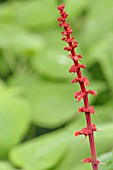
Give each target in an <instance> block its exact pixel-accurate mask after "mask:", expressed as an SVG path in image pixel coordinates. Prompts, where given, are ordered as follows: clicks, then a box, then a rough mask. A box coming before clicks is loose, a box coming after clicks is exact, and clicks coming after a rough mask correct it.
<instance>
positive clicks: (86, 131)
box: [58, 4, 99, 170]
mask: <svg viewBox="0 0 113 170" xmlns="http://www.w3.org/2000/svg"><path fill="white" fill-rule="evenodd" d="M64 8H65V4H63V5H60V6H59V7H58V10H59V12H60V15H61V17H60V18H58V22H60V23H59V26H60V27H63V28H64V31H63V32H61V33H62V36H63V38H62V41H65V42H66V43H67V44H68V46H66V47H64V50H66V51H68V52H70V54H69V55H68V57H69V58H71V59H72V61H73V63H74V64H73V65H72V66H71V68H70V69H69V72H70V73H76V74H77V77H76V78H74V79H73V80H72V83H79V85H80V91H79V92H75V93H74V97H75V98H76V99H77V101H78V102H79V101H81V99H83V101H84V106H83V107H81V108H79V109H78V111H79V112H84V113H85V115H86V122H87V127H85V128H83V129H82V130H80V131H77V132H75V136H78V135H85V137H87V136H89V142H90V150H91V158H86V159H84V161H83V162H84V163H88V162H91V163H92V167H93V170H98V165H97V164H99V161H98V160H97V155H96V147H95V142H94V131H97V128H96V125H95V124H92V120H91V114H94V113H95V111H94V106H90V104H89V99H88V95H89V94H91V95H94V96H95V95H96V94H97V92H96V91H94V90H87V89H86V86H89V84H90V83H89V80H88V78H87V77H85V76H82V72H81V69H86V65H84V64H79V60H80V59H81V58H82V55H80V54H76V51H75V49H76V48H77V47H78V41H76V40H75V38H74V37H73V36H72V35H71V34H72V33H73V30H72V28H71V27H70V24H69V23H67V22H66V19H67V17H68V14H67V13H66V11H65V10H64Z"/></svg>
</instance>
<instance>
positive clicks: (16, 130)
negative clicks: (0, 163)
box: [0, 85, 30, 157]
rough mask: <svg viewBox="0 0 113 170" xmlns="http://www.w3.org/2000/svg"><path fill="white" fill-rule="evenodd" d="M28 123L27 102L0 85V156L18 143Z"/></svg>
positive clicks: (13, 91)
mask: <svg viewBox="0 0 113 170" xmlns="http://www.w3.org/2000/svg"><path fill="white" fill-rule="evenodd" d="M29 125H30V112H29V105H28V102H27V101H26V100H25V99H23V98H22V97H19V96H18V95H17V94H16V91H15V90H13V89H9V88H8V87H4V86H3V85H2V86H1V87H0V156H1V157H3V156H4V155H5V154H7V152H8V151H9V149H10V148H11V147H12V146H14V145H16V144H17V143H19V142H20V141H21V140H22V138H23V137H24V135H25V134H26V132H27V131H28V128H29Z"/></svg>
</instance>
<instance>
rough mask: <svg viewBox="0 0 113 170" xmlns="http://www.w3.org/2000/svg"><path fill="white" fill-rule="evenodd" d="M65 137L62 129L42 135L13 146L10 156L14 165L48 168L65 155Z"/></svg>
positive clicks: (35, 169)
mask: <svg viewBox="0 0 113 170" xmlns="http://www.w3.org/2000/svg"><path fill="white" fill-rule="evenodd" d="M66 138H67V137H66V135H65V133H64V132H62V131H59V132H55V133H51V134H48V135H44V136H42V137H39V138H36V139H33V140H31V141H29V142H26V143H24V144H23V145H22V146H21V145H20V146H18V147H16V148H14V149H13V150H12V151H11V153H10V158H11V160H12V162H13V163H14V164H15V165H17V166H19V167H24V168H25V169H26V170H31V169H33V170H37V169H38V170H44V169H48V168H50V167H53V166H55V165H57V163H58V162H59V161H60V159H61V158H62V157H64V156H65V154H66V150H67V141H66ZM42 147H43V149H42ZM53 155H54V156H53Z"/></svg>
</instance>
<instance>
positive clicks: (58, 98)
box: [10, 72, 105, 128]
mask: <svg viewBox="0 0 113 170" xmlns="http://www.w3.org/2000/svg"><path fill="white" fill-rule="evenodd" d="M10 84H11V86H14V87H16V88H19V89H21V92H22V93H23V94H24V96H26V97H27V99H28V100H29V101H30V106H31V115H32V120H33V123H34V124H35V125H37V126H41V127H47V128H55V127H59V126H61V125H63V124H65V123H67V122H68V121H70V120H71V119H73V117H74V116H76V119H77V118H78V116H77V115H78V107H80V106H82V105H83V102H82V101H81V102H80V103H78V102H76V99H74V92H77V91H79V90H80V88H79V86H78V85H77V84H76V85H74V84H71V83H70V82H68V83H59V82H51V81H48V80H44V79H39V78H37V76H33V75H30V74H25V73H23V72H22V73H21V74H16V75H15V76H13V77H12V78H11V79H10ZM31 89H32V90H31ZM89 89H93V90H97V91H98V92H99V93H102V92H103V91H104V89H105V87H104V84H102V83H101V82H94V83H93V82H92V83H91V86H90V88H89ZM89 97H90V102H91V104H92V103H93V102H94V100H95V99H96V97H94V96H92V95H90V96H89ZM97 97H98V95H97ZM48 118H51V119H48Z"/></svg>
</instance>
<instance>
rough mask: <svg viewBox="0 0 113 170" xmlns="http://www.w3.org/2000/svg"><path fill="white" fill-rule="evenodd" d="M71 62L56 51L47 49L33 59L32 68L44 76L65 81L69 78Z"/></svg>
mask: <svg viewBox="0 0 113 170" xmlns="http://www.w3.org/2000/svg"><path fill="white" fill-rule="evenodd" d="M71 65H72V61H71V60H70V59H69V58H68V57H66V56H65V55H64V54H63V52H60V51H59V50H57V49H55V48H54V49H48V50H46V53H45V52H43V53H41V54H40V55H39V56H37V57H36V58H34V61H33V66H34V68H35V69H36V70H37V71H38V72H39V73H41V74H42V75H44V76H47V77H50V78H53V79H55V78H57V79H61V80H66V79H69V78H70V77H71V75H70V74H69V71H68V70H69V68H70V67H71Z"/></svg>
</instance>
